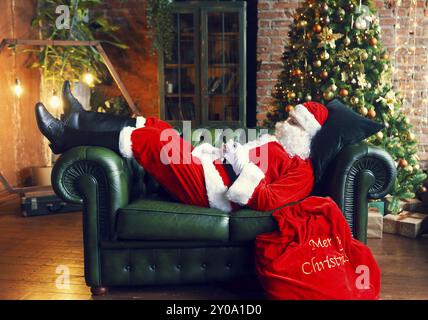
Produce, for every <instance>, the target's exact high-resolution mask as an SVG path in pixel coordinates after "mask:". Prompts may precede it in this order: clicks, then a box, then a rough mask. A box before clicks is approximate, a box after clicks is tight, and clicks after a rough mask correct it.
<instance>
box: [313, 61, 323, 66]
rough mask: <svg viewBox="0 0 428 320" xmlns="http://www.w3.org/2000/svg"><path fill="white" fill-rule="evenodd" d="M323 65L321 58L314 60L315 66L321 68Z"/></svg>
mask: <svg viewBox="0 0 428 320" xmlns="http://www.w3.org/2000/svg"><path fill="white" fill-rule="evenodd" d="M321 65H322V62H321V60H315V61H314V67H317V68H319V67H321Z"/></svg>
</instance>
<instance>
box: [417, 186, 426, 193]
mask: <svg viewBox="0 0 428 320" xmlns="http://www.w3.org/2000/svg"><path fill="white" fill-rule="evenodd" d="M418 192H420V193H425V192H427V188H425V187H424V186H422V187H420V188H419V189H418Z"/></svg>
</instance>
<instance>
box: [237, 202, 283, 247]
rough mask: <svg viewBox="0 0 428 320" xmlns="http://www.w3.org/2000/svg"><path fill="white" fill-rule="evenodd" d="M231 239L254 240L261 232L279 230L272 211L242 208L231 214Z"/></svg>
mask: <svg viewBox="0 0 428 320" xmlns="http://www.w3.org/2000/svg"><path fill="white" fill-rule="evenodd" d="M229 224H230V240H232V241H253V240H254V239H255V238H256V236H257V235H259V234H261V233H266V232H271V231H274V230H278V224H277V223H276V221H275V219H274V218H272V211H265V212H262V211H254V210H251V209H241V210H238V211H235V212H232V213H231V215H230V222H229Z"/></svg>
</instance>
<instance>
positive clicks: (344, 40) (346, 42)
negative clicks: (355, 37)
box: [343, 37, 351, 46]
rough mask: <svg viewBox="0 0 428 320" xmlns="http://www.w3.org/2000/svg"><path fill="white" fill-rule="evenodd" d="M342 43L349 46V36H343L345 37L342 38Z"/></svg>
mask: <svg viewBox="0 0 428 320" xmlns="http://www.w3.org/2000/svg"><path fill="white" fill-rule="evenodd" d="M343 44H344V45H345V46H349V45H350V44H351V39H349V37H345V39H343Z"/></svg>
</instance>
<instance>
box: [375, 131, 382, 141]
mask: <svg viewBox="0 0 428 320" xmlns="http://www.w3.org/2000/svg"><path fill="white" fill-rule="evenodd" d="M376 137H377V138H378V139H379V140H381V139H383V133H382V132H381V131H379V132H378V133H376Z"/></svg>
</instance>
